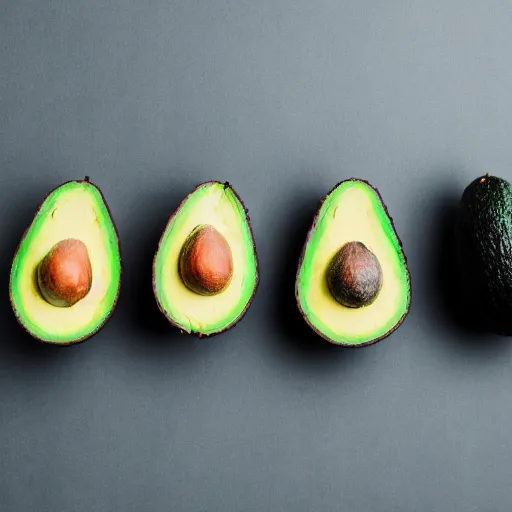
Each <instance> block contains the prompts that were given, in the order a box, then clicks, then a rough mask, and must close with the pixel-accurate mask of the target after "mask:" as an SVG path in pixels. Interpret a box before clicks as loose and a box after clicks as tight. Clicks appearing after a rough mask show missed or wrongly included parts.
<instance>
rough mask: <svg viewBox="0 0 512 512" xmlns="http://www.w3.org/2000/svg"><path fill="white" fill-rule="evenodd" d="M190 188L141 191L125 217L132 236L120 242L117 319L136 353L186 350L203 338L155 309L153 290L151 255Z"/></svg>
mask: <svg viewBox="0 0 512 512" xmlns="http://www.w3.org/2000/svg"><path fill="white" fill-rule="evenodd" d="M191 190H192V188H190V190H177V189H176V188H174V189H173V190H172V191H171V192H169V191H165V192H159V193H157V194H147V195H143V194H144V193H143V192H142V191H141V192H140V193H139V196H138V198H137V201H138V205H137V208H136V209H134V210H133V215H130V216H129V217H128V219H127V223H128V225H129V226H130V232H132V233H135V234H136V236H134V239H131V240H129V241H126V242H125V243H122V245H121V250H122V254H123V272H124V274H123V285H122V291H121V296H120V300H119V306H118V307H119V315H120V316H121V320H120V322H122V323H123V324H125V325H126V326H129V328H130V336H127V337H126V339H127V340H128V341H129V343H130V344H131V346H132V348H133V349H135V350H137V351H138V352H140V353H144V354H147V355H150V354H155V353H156V354H157V355H159V354H161V353H162V351H165V352H166V353H168V352H173V353H176V352H187V353H188V352H190V351H191V350H192V349H193V348H194V347H195V346H196V345H198V344H201V343H204V342H205V340H201V339H199V338H197V337H195V336H189V335H187V334H182V333H181V332H180V331H179V329H177V328H175V327H174V326H172V325H171V324H170V323H169V322H168V320H167V319H166V318H165V316H164V315H163V314H162V312H161V311H160V310H159V308H158V305H157V302H156V299H155V295H154V292H153V258H154V256H155V253H156V250H157V246H158V243H159V241H160V238H161V236H162V234H163V232H164V230H165V227H166V225H167V222H168V220H169V217H170V216H171V214H172V213H173V212H174V210H175V209H176V208H177V207H178V205H179V204H180V202H181V201H182V200H183V198H184V197H185V196H186V195H187V194H188V193H189V192H190V191H191ZM148 219H151V220H150V221H149V222H148ZM134 334H135V335H134Z"/></svg>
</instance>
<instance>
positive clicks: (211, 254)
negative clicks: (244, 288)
mask: <svg viewBox="0 0 512 512" xmlns="http://www.w3.org/2000/svg"><path fill="white" fill-rule="evenodd" d="M179 273H180V277H181V280H182V281H183V283H184V284H185V286H186V287H187V288H188V289H189V290H191V291H193V292H195V293H197V294H199V295H215V294H217V293H220V292H221V291H222V290H224V289H225V288H226V287H227V286H228V284H229V283H230V282H231V278H232V277H233V256H232V254H231V248H230V247H229V244H228V242H227V241H226V239H225V238H224V236H223V235H222V234H221V233H219V232H218V231H217V230H216V229H215V228H214V227H213V226H211V225H210V224H201V225H199V226H196V227H195V228H194V229H193V231H192V232H191V233H190V235H189V236H188V237H187V239H186V240H185V243H184V244H183V247H182V249H181V253H180V258H179Z"/></svg>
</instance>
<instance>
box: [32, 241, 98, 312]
mask: <svg viewBox="0 0 512 512" xmlns="http://www.w3.org/2000/svg"><path fill="white" fill-rule="evenodd" d="M37 282H38V285H39V290H40V292H41V295H42V296H43V297H44V299H45V300H46V301H47V302H48V303H49V304H51V305H53V306H56V307H70V306H73V305H74V304H76V303H77V302H78V301H80V300H82V299H83V298H84V297H85V296H86V295H87V294H88V293H89V291H90V289H91V285H92V267H91V261H90V259H89V253H88V251H87V247H86V246H85V244H84V243H83V242H82V241H81V240H76V239H73V238H68V239H65V240H61V241H60V242H58V243H57V244H55V245H54V246H53V247H52V248H51V249H50V251H49V252H48V254H47V255H46V256H45V257H44V258H43V260H42V261H41V263H40V265H39V266H38V268H37Z"/></svg>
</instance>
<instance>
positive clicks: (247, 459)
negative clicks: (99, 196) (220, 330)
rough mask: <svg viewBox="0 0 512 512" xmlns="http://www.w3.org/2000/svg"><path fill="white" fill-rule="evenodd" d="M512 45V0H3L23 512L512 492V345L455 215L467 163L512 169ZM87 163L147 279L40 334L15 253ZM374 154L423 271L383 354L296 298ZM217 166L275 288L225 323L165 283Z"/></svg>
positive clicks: (421, 502) (388, 503)
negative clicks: (160, 286) (321, 333)
mask: <svg viewBox="0 0 512 512" xmlns="http://www.w3.org/2000/svg"><path fill="white" fill-rule="evenodd" d="M511 48H512V10H511V7H510V2H507V1H501V2H500V1H493V0H487V1H486V2H482V1H476V0H470V1H467V0H464V1H463V0H457V1H452V2H446V1H445V0H429V1H424V0H418V1H409V0H408V1H405V0H403V1H398V0H380V1H377V0H373V1H361V0H351V1H348V0H344V1H336V0H316V1H315V2H311V1H310V0H295V1H291V0H281V1H279V0H278V1H271V0H253V1H242V0H216V1H208V0H204V1H198V0H183V1H181V2H177V1H171V0H168V1H163V0H155V1H152V2H141V1H135V0H117V1H115V0H110V1H102V2H100V1H99V0H98V1H96V0H94V1H93V0H74V1H70V0H61V1H42V0H16V1H3V2H0V168H1V173H0V193H1V197H2V200H1V201H0V240H1V245H0V247H1V251H0V258H1V259H0V285H1V289H2V290H3V292H2V294H1V300H0V325H1V344H0V390H1V391H0V393H1V396H0V433H1V443H0V460H1V467H2V469H1V472H0V493H1V496H0V502H1V503H2V506H1V509H2V511H4V510H5V511H11V510H12V511H23V512H28V511H51V512H56V511H67V512H68V511H87V512H90V511H95V512H96V511H107V510H108V511H110V510H123V511H140V510H155V511H169V510H177V511H183V512H188V511H223V512H225V511H262V510H269V511H281V510H283V511H331V510H332V511H337V510H342V511H351V512H362V511H404V512H411V511H422V512H423V511H425V512H427V511H433V510H435V511H461V512H469V511H486V512H487V511H489V512H490V511H493V512H494V511H500V512H501V511H503V512H508V511H510V506H511V505H512V484H511V474H512V452H511V450H510V429H511V427H512V407H511V402H512V400H511V398H510V397H511V390H512V372H511V371H510V370H511V367H512V361H511V353H512V352H511V351H512V347H511V346H510V343H511V342H510V341H509V340H507V339H505V338H499V337H496V336H492V335H488V334H482V333H478V332H477V330H476V329H474V328H472V327H470V326H468V321H467V320H468V315H464V311H461V308H458V307H457V304H458V303H459V300H458V298H457V294H456V293H454V286H455V285H454V282H455V281H454V279H453V275H452V272H453V270H454V266H453V263H452V261H451V251H450V243H449V242H450V229H449V228H450V226H451V222H452V217H453V208H454V204H456V201H457V199H458V198H459V197H460V194H461V192H462V190H463V188H464V186H466V185H467V184H468V183H469V181H471V180H472V179H473V178H475V177H476V176H478V175H480V174H482V173H485V172H492V173H495V174H498V175H501V176H503V177H505V178H508V179H512V149H511V142H510V141H511V132H512V54H511ZM85 174H89V175H90V176H91V178H92V180H93V181H94V182H95V183H97V184H98V185H99V186H100V187H101V188H102V190H103V192H104V194H105V196H106V198H107V201H108V203H109V205H110V207H111V210H112V213H113V216H114V218H115V220H116V223H117V226H118V229H119V233H120V238H121V242H122V249H123V256H124V268H125V278H124V281H123V283H124V284H123V288H122V293H121V297H120V300H119V304H118V309H117V310H116V312H115V314H114V316H113V317H112V320H111V321H110V323H109V324H108V325H107V327H106V328H105V329H104V330H103V331H102V332H101V333H100V334H99V335H98V336H96V337H95V338H93V339H92V340H90V341H88V342H86V343H84V344H81V345H78V346H75V347H71V348H69V349H60V348H56V347H51V346H50V347H48V346H42V345H39V344H37V343H36V342H34V341H32V339H30V338H28V337H27V336H25V335H24V333H23V332H22V330H21V328H19V327H18V325H17V324H16V322H15V320H14V317H13V315H12V312H11V309H10V305H9V301H8V294H7V288H8V274H9V268H10V262H11V258H12V255H13V252H14V249H15V247H16V244H17V243H18V241H19V238H20V236H21V234H22V232H23V230H24V229H25V228H26V227H27V226H28V224H29V223H30V220H31V218H32V216H33V214H34V212H35V209H36V207H37V206H38V204H39V203H40V201H41V200H42V198H43V197H44V195H45V194H46V193H47V192H48V191H49V190H50V189H52V188H54V187H55V186H57V185H59V184H60V183H61V182H63V181H66V180H69V179H80V178H82V177H83V176H84V175H85ZM350 176H357V177H361V178H365V179H368V180H370V181H371V182H372V183H373V184H374V185H375V186H376V187H378V188H379V189H380V191H381V193H382V195H383V197H384V200H385V201H386V203H387V205H388V207H389V210H390V212H391V214H392V216H393V218H394V220H395V224H396V228H397V230H398V232H399V234H400V236H401V238H402V241H403V243H404V247H405V250H406V254H407V256H408V258H409V263H410V270H411V273H412V277H413V307H412V310H411V312H410V315H409V316H408V318H407V319H406V321H405V323H404V324H403V325H402V327H401V328H400V329H399V330H398V331H397V332H396V333H394V334H393V335H392V336H391V337H389V338H387V339H386V340H384V341H382V342H381V343H379V344H377V345H374V346H371V347H368V348H364V349H360V350H346V349H345V350H344V349H338V348H336V347H332V346H330V345H328V344H326V343H323V342H321V341H320V340H319V339H318V338H317V337H315V335H313V333H312V332H310V330H309V329H308V328H307V327H306V324H305V323H304V322H303V321H302V319H301V318H300V316H299V315H298V314H297V312H296V308H295V302H294V296H293V281H294V273H295V269H296V264H297V257H298V253H299V250H300V248H301V244H302V241H303V239H304V235H305V232H306V230H307V227H308V224H309V223H310V221H311V219H312V215H313V213H314V211H315V209H316V208H317V206H318V201H319V199H320V198H321V197H322V196H323V195H324V194H325V193H326V192H327V191H328V190H329V189H330V188H331V187H332V186H333V185H334V184H335V183H337V182H338V181H340V180H342V179H344V178H347V177H350ZM206 179H218V180H229V181H231V182H232V183H233V185H234V187H235V188H236V190H237V191H238V192H239V193H240V195H241V196H242V198H243V199H244V200H245V202H246V204H247V206H248V208H249V209H250V212H251V217H252V221H253V228H254V232H255V236H256V240H257V245H258V252H259V257H260V264H261V285H260V289H259V293H258V295H257V297H256V299H255V301H254V303H253V306H252V308H251V309H250V310H249V313H248V314H247V316H246V317H245V320H244V321H243V322H242V323H240V324H239V326H238V327H236V328H235V329H234V330H232V331H230V332H228V333H226V334H224V335H222V336H219V337H216V338H214V339H212V340H203V341H201V340H196V339H186V338H184V337H181V336H180V335H179V334H178V333H177V332H176V331H175V330H173V329H172V328H171V327H170V326H167V324H166V322H165V321H164V320H163V318H162V317H161V315H160V314H159V313H158V312H157V311H156V308H155V305H154V300H153V297H152V295H151V289H150V286H149V283H150V277H151V258H152V256H153V253H154V250H155V247H156V243H157V241H158V238H159V236H160V234H161V231H162V229H163V228H164V226H165V223H166V220H167V217H168V216H169V215H170V214H171V212H172V211H173V210H174V208H175V207H176V206H177V204H178V203H179V201H180V200H181V199H182V198H183V197H184V196H185V195H186V194H187V193H188V192H189V191H190V190H191V189H192V188H193V187H194V186H195V185H196V184H197V183H199V182H201V181H203V180H206ZM455 291H456V290H455ZM474 300H475V302H477V298H475V299H474ZM461 313H462V314H461Z"/></svg>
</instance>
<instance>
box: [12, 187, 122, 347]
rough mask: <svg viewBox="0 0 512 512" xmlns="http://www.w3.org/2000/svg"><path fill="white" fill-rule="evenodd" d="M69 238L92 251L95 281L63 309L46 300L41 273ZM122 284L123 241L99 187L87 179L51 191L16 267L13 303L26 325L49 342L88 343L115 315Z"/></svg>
mask: <svg viewBox="0 0 512 512" xmlns="http://www.w3.org/2000/svg"><path fill="white" fill-rule="evenodd" d="M65 239H78V240H80V241H81V242H83V243H84V244H85V246H86V247H87V250H88V253H89V257H90V264H91V268H92V283H91V288H90V290H89V292H88V293H87V295H86V296H85V297H84V298H83V299H82V300H80V301H79V302H77V303H76V304H74V305H73V306H71V307H65V308H63V307H56V306H54V305H52V304H50V303H49V302H47V301H46V300H45V298H44V297H43V295H42V294H41V290H40V288H39V285H38V279H37V272H38V268H39V265H40V263H41V261H42V260H43V259H44V257H45V256H46V255H47V254H48V252H49V251H50V250H51V249H52V247H53V246H55V244H57V243H58V242H60V241H62V240H65ZM120 280H121V257H120V250H119V242H118V237H117V233H116V229H115V227H114V224H113V222H112V219H111V217H110V213H109V211H108V208H107V205H106V204H105V202H104V199H103V196H102V194H101V192H100V191H99V189H98V188H97V187H96V186H95V185H93V184H92V183H90V182H89V180H88V179H87V178H86V180H84V181H71V182H67V183H64V184H63V185H61V186H60V187H58V188H56V189H55V190H53V191H52V192H50V194H49V195H48V196H47V197H46V199H45V200H44V202H43V203H42V204H41V206H40V207H39V210H38V211H37V214H36V216H35V217H34V220H33V221H32V223H31V225H30V226H29V228H28V229H27V231H26V232H25V234H24V236H23V238H22V240H21V242H20V244H19V246H18V249H17V251H16V254H15V256H14V260H13V264H12V268H11V276H10V296H11V303H12V306H13V310H14V312H15V314H16V317H17V319H18V321H19V322H20V323H21V325H22V326H23V327H24V328H25V329H26V330H27V331H28V332H29V334H31V335H32V336H33V337H35V338H37V339H39V340H41V341H44V342H49V343H56V344H71V343H75V342H78V341H83V340H84V339H86V338H88V337H90V336H92V335H93V334H94V333H96V332H97V331H98V330H99V329H100V328H101V327H102V326H103V324H104V323H105V322H106V321H107V320H108V318H109V317H110V315H111V314H112V312H113V309H114V307H115V303H116V300H117V296H118V293H119V288H120Z"/></svg>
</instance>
